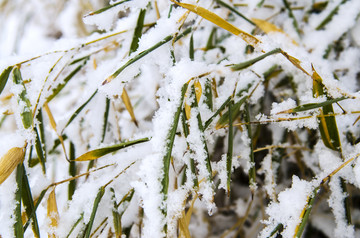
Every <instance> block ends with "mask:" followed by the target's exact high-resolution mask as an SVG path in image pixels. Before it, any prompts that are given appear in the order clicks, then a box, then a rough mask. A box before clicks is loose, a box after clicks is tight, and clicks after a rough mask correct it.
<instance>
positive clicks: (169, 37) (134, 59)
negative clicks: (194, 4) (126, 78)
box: [102, 28, 191, 85]
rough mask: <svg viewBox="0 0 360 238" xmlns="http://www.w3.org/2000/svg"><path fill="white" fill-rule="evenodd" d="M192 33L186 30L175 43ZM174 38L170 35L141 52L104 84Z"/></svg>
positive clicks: (188, 29)
mask: <svg viewBox="0 0 360 238" xmlns="http://www.w3.org/2000/svg"><path fill="white" fill-rule="evenodd" d="M190 32H191V28H187V29H186V30H184V31H183V32H182V33H181V34H179V35H178V36H177V37H176V38H175V41H177V40H179V39H180V38H182V37H183V36H185V35H187V34H189V33H190ZM173 38H174V36H173V35H168V36H167V37H165V38H164V39H163V40H161V41H159V42H158V43H156V44H155V45H153V46H152V47H150V48H149V49H147V50H144V51H142V52H140V53H139V54H137V55H135V56H134V57H133V58H131V59H130V60H129V61H127V62H126V63H125V64H124V65H123V66H121V67H120V68H119V69H118V70H116V71H115V72H114V73H113V74H112V75H110V76H109V77H108V78H107V79H106V80H105V81H104V82H103V83H102V84H103V85H104V84H107V83H110V82H111V81H112V80H113V79H115V78H116V77H117V76H118V75H119V74H120V73H121V72H122V71H123V70H124V69H126V67H128V66H129V65H131V64H133V63H135V62H136V61H138V60H139V59H141V58H142V57H144V56H146V55H147V54H149V53H151V52H152V51H154V50H156V49H157V48H159V47H160V46H162V45H164V44H166V43H167V42H169V41H171V40H172V39H173Z"/></svg>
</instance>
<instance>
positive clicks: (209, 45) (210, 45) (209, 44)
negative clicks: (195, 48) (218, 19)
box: [205, 27, 216, 50]
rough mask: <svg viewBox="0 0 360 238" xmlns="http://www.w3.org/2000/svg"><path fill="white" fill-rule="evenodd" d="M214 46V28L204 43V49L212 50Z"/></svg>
mask: <svg viewBox="0 0 360 238" xmlns="http://www.w3.org/2000/svg"><path fill="white" fill-rule="evenodd" d="M215 44H216V27H213V29H212V30H211V32H210V36H209V39H208V41H207V43H206V46H205V49H206V50H211V49H214V48H215Z"/></svg>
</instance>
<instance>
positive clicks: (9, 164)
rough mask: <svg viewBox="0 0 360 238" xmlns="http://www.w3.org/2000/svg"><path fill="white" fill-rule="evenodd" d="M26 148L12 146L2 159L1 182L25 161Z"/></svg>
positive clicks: (0, 167)
mask: <svg viewBox="0 0 360 238" xmlns="http://www.w3.org/2000/svg"><path fill="white" fill-rule="evenodd" d="M24 157H25V151H24V148H20V147H14V148H11V149H10V150H9V151H8V152H7V153H6V154H5V155H4V156H3V157H2V158H1V160H0V184H2V183H3V182H4V181H5V180H6V179H7V178H8V177H9V176H10V174H11V173H12V172H13V171H14V170H15V169H16V167H17V166H18V165H19V164H20V163H22V162H23V161H24Z"/></svg>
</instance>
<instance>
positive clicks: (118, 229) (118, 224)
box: [110, 188, 122, 238]
mask: <svg viewBox="0 0 360 238" xmlns="http://www.w3.org/2000/svg"><path fill="white" fill-rule="evenodd" d="M110 192H111V193H112V200H113V204H114V207H113V209H112V215H113V223H114V229H115V237H116V238H120V237H121V235H122V229H121V215H120V213H119V212H118V210H117V205H116V197H115V190H114V189H113V188H110Z"/></svg>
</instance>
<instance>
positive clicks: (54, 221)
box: [47, 188, 59, 238]
mask: <svg viewBox="0 0 360 238" xmlns="http://www.w3.org/2000/svg"><path fill="white" fill-rule="evenodd" d="M47 217H48V218H49V219H50V227H51V230H50V231H49V233H48V235H49V237H51V238H55V237H56V236H55V234H54V232H53V229H55V228H56V227H57V226H58V222H59V212H58V208H57V204H56V196H55V188H54V189H53V190H52V191H51V192H50V194H49V198H48V200H47Z"/></svg>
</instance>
